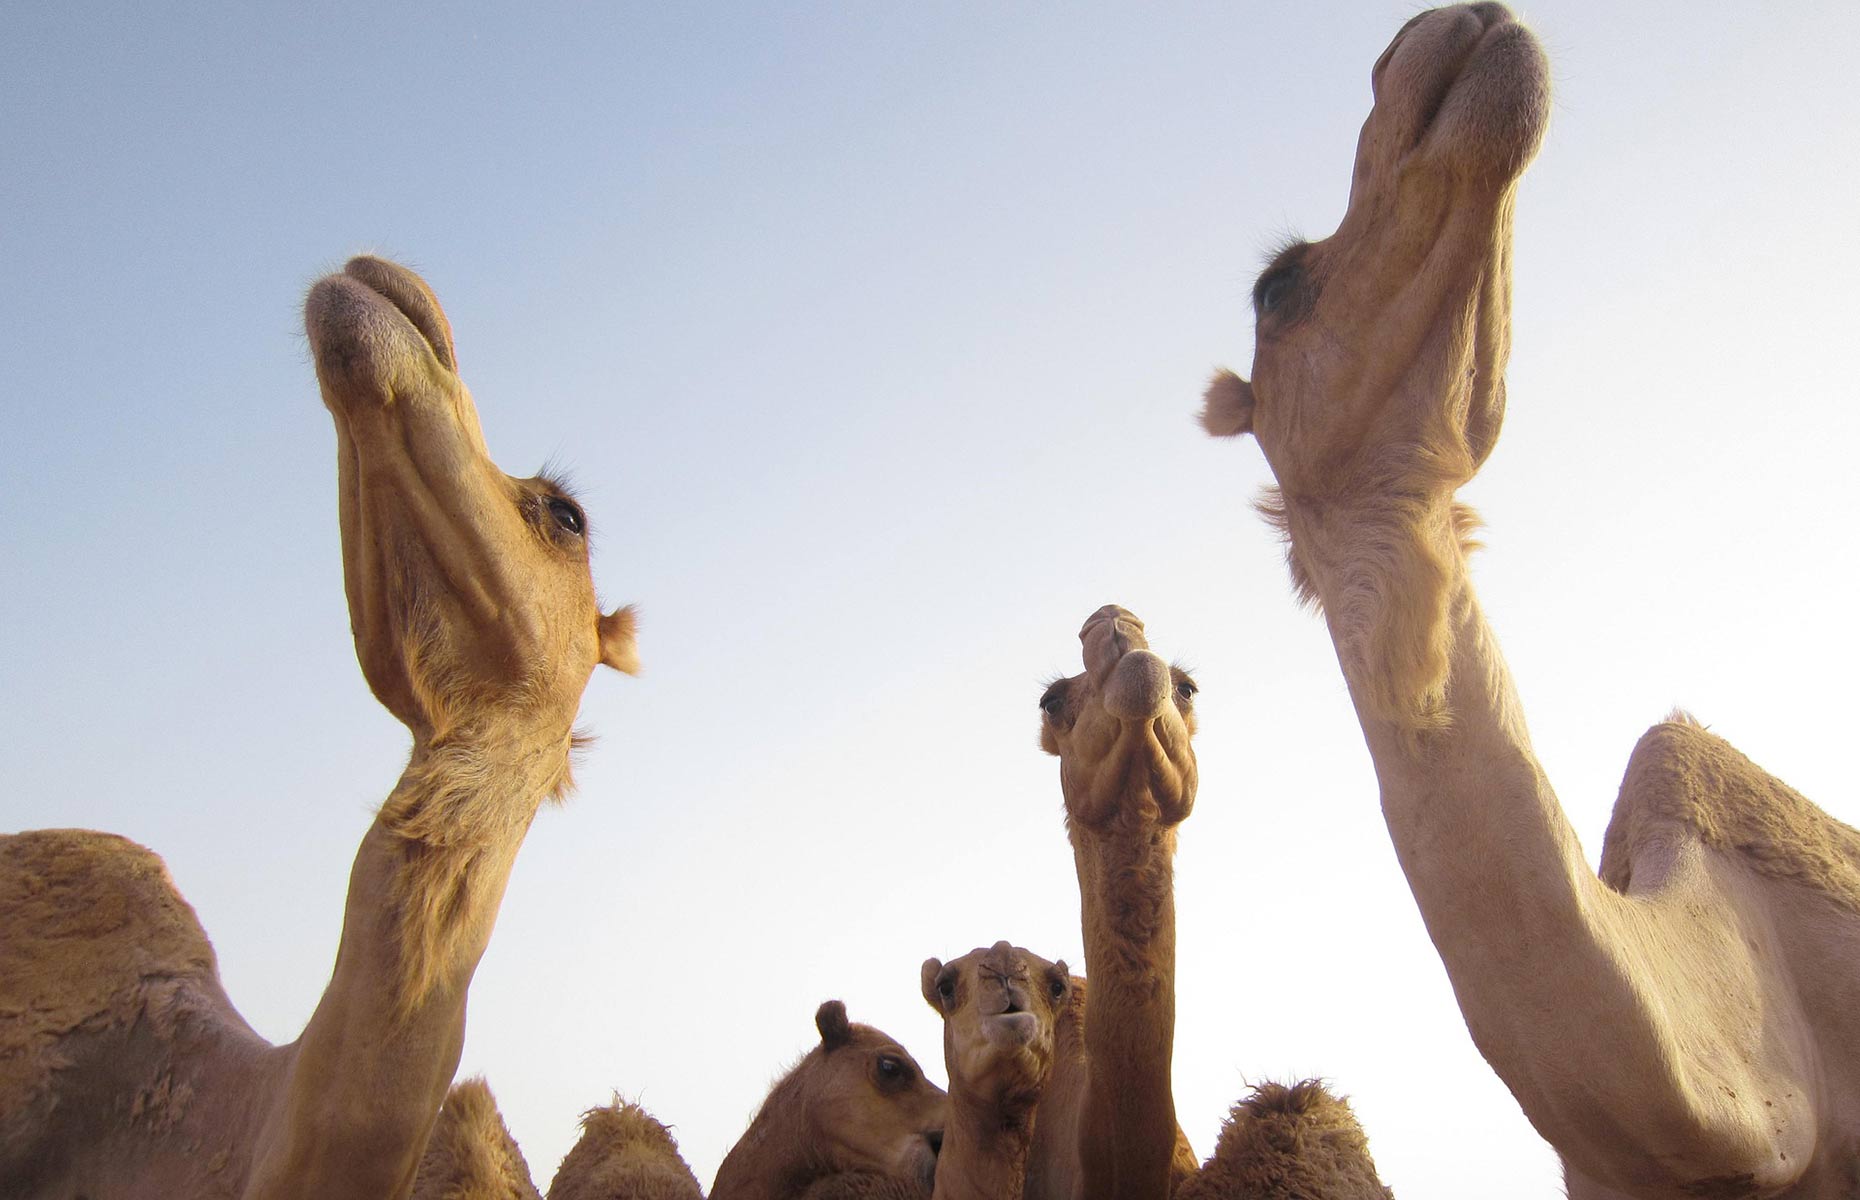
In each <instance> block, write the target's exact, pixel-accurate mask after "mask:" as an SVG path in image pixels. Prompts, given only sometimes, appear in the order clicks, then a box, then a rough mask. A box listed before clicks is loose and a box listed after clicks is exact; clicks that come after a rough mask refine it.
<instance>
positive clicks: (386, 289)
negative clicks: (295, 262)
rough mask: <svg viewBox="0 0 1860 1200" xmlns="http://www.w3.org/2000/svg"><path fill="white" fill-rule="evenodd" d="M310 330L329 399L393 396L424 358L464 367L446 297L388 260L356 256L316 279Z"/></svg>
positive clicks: (308, 302) (309, 300)
mask: <svg viewBox="0 0 1860 1200" xmlns="http://www.w3.org/2000/svg"><path fill="white" fill-rule="evenodd" d="M304 330H305V332H306V334H307V335H308V336H309V340H310V354H311V358H312V360H313V361H314V362H315V364H316V370H317V378H318V379H319V380H320V381H321V382H322V383H323V385H324V392H325V395H326V397H327V396H328V395H329V394H330V393H332V392H333V393H336V394H337V395H338V396H339V397H341V398H342V399H344V400H345V401H349V402H351V403H352V402H353V401H354V399H355V398H356V397H357V396H358V395H372V396H374V397H375V398H377V399H380V400H385V399H386V394H387V393H388V392H391V391H392V390H393V388H392V382H393V381H394V380H395V379H396V378H397V377H398V378H405V377H407V376H408V375H411V376H412V377H415V378H417V377H418V376H419V375H420V374H423V373H424V372H422V371H421V369H420V367H421V364H423V363H424V364H426V365H428V366H429V367H430V365H431V364H432V363H436V364H437V365H438V366H440V367H441V368H443V369H444V370H445V371H446V372H448V373H451V374H456V373H457V370H458V364H457V358H456V355H455V352H454V351H453V348H452V330H451V326H450V324H449V323H448V322H447V320H446V317H445V313H444V311H443V310H442V309H441V308H440V307H439V300H438V298H437V297H436V296H434V295H433V293H432V291H431V290H430V289H429V288H427V286H426V284H425V282H424V281H423V280H421V279H420V277H419V276H418V275H415V274H414V273H413V272H412V271H409V270H407V269H406V268H405V267H402V266H399V265H398V264H395V263H390V262H387V261H386V260H384V259H379V258H370V257H366V256H362V257H357V258H352V259H350V260H349V261H348V263H346V264H345V265H344V266H343V269H342V271H341V272H340V273H339V274H335V275H327V276H324V277H323V278H322V279H319V280H318V281H317V282H316V283H315V284H313V285H312V286H311V288H310V292H309V294H308V295H307V296H306V297H305V298H304ZM410 368H411V370H409V369H410Z"/></svg>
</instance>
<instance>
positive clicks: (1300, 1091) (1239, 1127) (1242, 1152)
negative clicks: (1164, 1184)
mask: <svg viewBox="0 0 1860 1200" xmlns="http://www.w3.org/2000/svg"><path fill="white" fill-rule="evenodd" d="M1392 1195H1393V1193H1392V1192H1390V1191H1389V1189H1388V1188H1387V1187H1385V1186H1384V1185H1383V1183H1382V1180H1381V1178H1380V1177H1379V1176H1378V1175H1377V1173H1376V1163H1375V1160H1374V1159H1373V1158H1371V1157H1370V1156H1369V1139H1368V1138H1367V1137H1365V1136H1364V1134H1363V1127H1362V1125H1361V1124H1359V1123H1358V1122H1357V1120H1356V1114H1355V1113H1354V1112H1353V1111H1351V1109H1350V1102H1349V1101H1348V1100H1346V1099H1344V1098H1343V1097H1342V1096H1339V1095H1336V1094H1335V1093H1333V1092H1331V1091H1330V1090H1329V1089H1328V1088H1326V1087H1325V1086H1324V1085H1323V1083H1321V1082H1320V1081H1318V1080H1316V1079H1306V1080H1302V1081H1300V1082H1298V1083H1294V1084H1292V1085H1290V1086H1287V1085H1285V1084H1282V1083H1272V1082H1267V1083H1262V1084H1260V1085H1259V1086H1258V1087H1256V1088H1254V1089H1253V1092H1252V1094H1251V1095H1249V1096H1246V1097H1244V1098H1242V1099H1241V1100H1239V1101H1238V1102H1237V1103H1235V1105H1234V1106H1233V1110H1232V1111H1231V1112H1229V1113H1228V1114H1227V1120H1226V1121H1225V1122H1224V1123H1223V1124H1222V1125H1221V1134H1220V1139H1219V1140H1218V1141H1217V1142H1216V1143H1215V1146H1214V1153H1213V1154H1211V1155H1209V1156H1208V1161H1207V1163H1206V1165H1204V1166H1203V1167H1202V1168H1201V1173H1200V1174H1199V1175H1197V1176H1195V1178H1193V1179H1191V1180H1188V1181H1187V1182H1186V1183H1184V1184H1183V1185H1182V1186H1181V1187H1180V1188H1178V1189H1177V1190H1176V1192H1175V1200H1230V1198H1231V1197H1239V1196H1245V1197H1249V1198H1251V1200H1300V1198H1302V1197H1307V1196H1323V1197H1325V1198H1326V1200H1390V1197H1391V1196H1392Z"/></svg>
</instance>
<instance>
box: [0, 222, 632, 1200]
mask: <svg viewBox="0 0 1860 1200" xmlns="http://www.w3.org/2000/svg"><path fill="white" fill-rule="evenodd" d="M304 316H305V324H306V327H307V329H308V331H309V343H310V349H311V354H312V356H313V358H314V360H315V364H316V373H317V378H318V381H319V382H320V384H321V389H322V395H323V402H324V404H325V405H326V406H327V407H328V409H329V411H330V414H331V415H332V417H333V418H334V420H335V426H336V444H337V475H338V494H339V505H338V508H339V514H340V521H341V530H342V554H343V577H344V585H345V588H346V591H347V594H348V602H349V613H350V621H351V624H352V627H353V631H354V640H355V649H356V655H357V657H358V659H359V660H360V662H361V666H362V672H363V674H364V676H365V677H366V678H367V680H368V684H369V687H370V688H371V689H372V690H373V692H374V694H375V696H376V698H377V699H379V700H380V701H381V703H382V704H383V705H384V706H385V707H386V708H387V709H388V710H389V711H390V712H391V713H393V714H394V716H395V717H397V718H398V719H399V720H400V721H401V722H402V723H403V724H405V725H406V726H407V728H408V730H409V731H410V732H411V733H412V735H413V749H412V753H411V755H410V757H409V761H408V764H407V767H406V770H405V771H404V772H403V774H402V775H401V777H400V780H399V782H398V783H397V784H396V785H395V787H394V789H393V791H392V792H391V793H390V794H389V796H388V798H387V800H386V802H385V803H384V804H383V805H382V807H381V809H380V811H379V813H378V814H377V815H376V817H375V820H374V822H373V824H372V825H371V826H370V828H369V829H368V831H367V833H366V835H365V836H364V837H363V839H362V843H361V847H360V849H359V850H358V851H357V853H356V857H355V864H354V869H353V871H352V873H351V875H350V879H349V891H348V900H347V906H346V909H345V914H344V920H343V928H342V943H341V949H340V950H339V951H338V953H337V957H336V964H335V968H334V971H333V974H332V977H331V979H330V982H329V986H328V988H327V989H326V990H325V991H324V993H323V996H322V999H321V1000H320V1001H319V1003H318V1004H317V1006H316V1009H315V1011H314V1013H313V1015H312V1016H311V1018H310V1022H309V1025H308V1026H307V1027H306V1028H305V1029H304V1031H303V1034H302V1035H301V1036H300V1037H299V1038H298V1039H297V1040H296V1041H295V1042H292V1043H291V1044H289V1045H285V1046H271V1045H269V1044H267V1043H266V1042H264V1041H263V1040H262V1039H261V1038H259V1036H258V1035H257V1034H256V1033H254V1032H253V1030H252V1029H251V1027H250V1026H249V1025H247V1024H246V1022H245V1021H244V1020H243V1019H242V1018H241V1017H240V1016H239V1013H238V1012H237V1010H236V1009H234V1007H233V1006H232V1003H231V1001H230V1000H229V999H228V998H227V996H226V994H225V991H224V990H223V989H222V988H221V986H220V982H219V976H218V971H217V968H216V966H215V962H214V955H213V949H212V946H211V945H210V944H209V943H208V941H207V938H206V935H205V933H204V932H203V931H202V930H201V928H200V924H199V921H198V920H197V919H196V918H195V915H194V913H193V910H192V909H191V908H189V907H188V905H187V903H186V902H185V901H184V900H182V899H181V897H180V895H179V893H178V892H177V891H176V890H175V888H174V885H173V883H172V882H171V881H170V879H169V878H168V874H167V871H166V869H165V867H164V866H163V865H162V862H161V860H160V859H159V858H157V857H156V856H155V855H154V854H153V853H151V852H149V851H148V850H145V849H143V848H142V847H140V846H137V845H135V844H134V843H131V842H128V841H126V840H124V839H122V838H118V837H113V836H111V835H109V834H100V833H91V832H87V831H73V830H53V831H41V832H33V833H22V834H16V835H13V836H10V837H6V838H3V839H0V1194H4V1195H7V1196H14V1197H39V1196H61V1197H62V1196H72V1195H85V1196H89V1197H92V1198H93V1200H105V1198H124V1197H127V1198H136V1197H166V1196H203V1197H209V1196H225V1197H245V1198H248V1200H286V1198H294V1197H319V1198H321V1200H332V1198H341V1197H354V1198H356V1200H381V1198H383V1197H388V1198H399V1197H405V1196H407V1195H408V1193H409V1191H410V1189H411V1188H412V1186H413V1181H414V1174H415V1170H416V1168H417V1167H418V1165H419V1162H420V1157H421V1154H422V1152H423V1150H424V1149H425V1146H426V1143H427V1137H428V1134H429V1132H430V1130H431V1129H432V1127H433V1124H434V1121H435V1119H436V1116H437V1114H438V1113H439V1110H440V1107H441V1103H442V1101H443V1099H444V1097H445V1094H446V1089H447V1085H448V1084H449V1083H450V1082H451V1080H452V1075H453V1072H454V1070H455V1069H456V1067H457V1065H458V1060H459V1050H460V1044H461V1040H462V1039H463V1037H464V1027H465V998H466V990H467V988H468V986H469V984H470V982H471V977H472V973H473V971H474V970H475V969H476V967H477V964H478V960H479V957H480V955H482V954H483V952H484V949H485V946H486V944H487V942H488V940H489V938H490V936H491V927H492V923H493V921H494V919H495V917H496V913H497V908H498V904H499V902H500V900H501V899H502V896H503V891H504V886H505V883H506V881H507V879H508V878H509V874H510V870H511V865H512V862H513V860H514V858H515V856H516V853H517V849H518V847H519V846H520V845H521V843H522V841H523V838H524V835H525V833H526V832H527V831H528V829H529V825H530V821H531V819H532V818H533V817H534V816H535V814H536V811H537V808H538V807H539V806H540V805H541V804H542V803H543V801H544V800H546V799H549V798H552V797H558V796H561V795H563V794H564V793H565V792H566V791H567V790H568V788H569V785H570V780H569V752H570V749H571V747H572V745H573V743H574V738H573V735H572V733H571V726H572V725H573V722H574V719H575V713H576V710H577V708H578V707H579V705H580V700H581V693H582V690H583V689H584V688H585V686H586V685H587V683H588V679H589V676H590V675H591V674H592V673H593V669H594V667H595V666H596V664H599V663H605V664H606V665H608V666H610V667H615V668H618V669H620V670H623V671H632V670H635V669H636V668H637V659H636V656H635V650H634V635H633V614H632V612H631V610H629V609H624V608H623V609H619V610H616V611H614V612H612V613H610V614H608V615H605V616H603V615H602V614H601V611H600V609H599V608H597V607H596V604H595V598H594V585H593V582H592V578H591V575H590V572H589V567H588V551H587V541H586V534H587V518H586V517H585V516H584V515H583V513H582V510H581V508H580V506H579V505H578V504H576V502H575V501H574V499H573V498H572V497H571V496H569V495H568V494H567V493H566V492H565V491H564V490H563V489H562V488H561V487H559V486H558V485H557V484H555V483H554V482H552V481H550V480H549V479H547V478H533V479H516V478H512V477H510V476H507V475H505V474H504V473H503V472H501V471H499V470H498V469H497V468H496V467H495V466H494V465H493V464H492V462H491V460H490V458H489V456H488V454H487V452H486V450H485V446H484V439H483V436H482V434H481V433H480V432H479V427H478V418H477V412H476V410H475V408H474V407H473V404H472V400H471V396H470V393H469V392H467V391H466V389H465V386H464V384H463V383H462V382H461V381H460V379H459V376H458V373H457V364H458V357H457V353H456V351H455V349H454V347H453V342H452V336H451V332H450V327H449V326H448V324H447V321H446V317H445V313H444V312H443V311H442V310H441V309H440V306H439V302H438V300H437V299H436V298H435V297H434V295H433V293H432V292H431V290H429V289H428V288H427V286H426V284H425V283H424V282H423V281H422V280H421V279H420V278H419V277H418V276H416V275H414V274H413V273H412V272H410V271H408V270H406V269H404V268H402V267H398V266H395V265H394V264H392V263H389V262H385V261H382V260H380V259H376V258H357V259H354V260H352V261H350V262H349V263H348V265H347V266H346V267H345V268H344V269H343V272H342V273H341V274H339V275H333V276H330V277H328V278H326V279H324V280H322V281H321V282H319V283H317V284H316V285H315V286H314V287H313V288H311V290H310V294H309V297H308V299H307V300H306V301H305V305H304Z"/></svg>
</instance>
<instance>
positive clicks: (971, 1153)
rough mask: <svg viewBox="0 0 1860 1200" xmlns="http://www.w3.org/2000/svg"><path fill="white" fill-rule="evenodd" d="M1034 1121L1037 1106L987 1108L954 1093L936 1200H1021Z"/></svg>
mask: <svg viewBox="0 0 1860 1200" xmlns="http://www.w3.org/2000/svg"><path fill="white" fill-rule="evenodd" d="M1036 1100H1037V1098H1036ZM1033 1118H1034V1107H1033V1102H1026V1101H1020V1102H1015V1101H1010V1102H1007V1103H1004V1104H999V1105H994V1104H984V1103H980V1102H978V1101H976V1100H974V1099H973V1098H971V1097H966V1096H963V1095H960V1094H959V1093H958V1092H952V1093H951V1094H950V1098H949V1122H948V1124H947V1126H946V1127H945V1128H944V1131H943V1149H942V1152H941V1153H939V1154H938V1155H937V1164H936V1190H935V1193H934V1195H933V1198H932V1200H1021V1193H1022V1191H1023V1190H1024V1188H1025V1186H1026V1182H1027V1148H1028V1146H1029V1145H1031V1144H1032V1141H1033Z"/></svg>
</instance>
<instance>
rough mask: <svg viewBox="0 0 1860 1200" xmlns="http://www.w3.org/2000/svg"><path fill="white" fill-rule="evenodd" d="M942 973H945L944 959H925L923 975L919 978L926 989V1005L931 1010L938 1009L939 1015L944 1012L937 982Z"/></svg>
mask: <svg viewBox="0 0 1860 1200" xmlns="http://www.w3.org/2000/svg"><path fill="white" fill-rule="evenodd" d="M942 973H943V960H942V959H940V958H926V959H924V969H923V972H922V974H921V975H920V976H919V979H920V980H921V982H922V984H923V989H924V1003H925V1004H928V1005H929V1006H930V1007H931V1008H934V1009H936V1010H937V1012H939V1013H940V1012H942V1011H943V1003H942V1001H941V1000H940V999H939V998H938V996H937V990H936V981H937V977H938V976H939V975H941V974H942Z"/></svg>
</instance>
